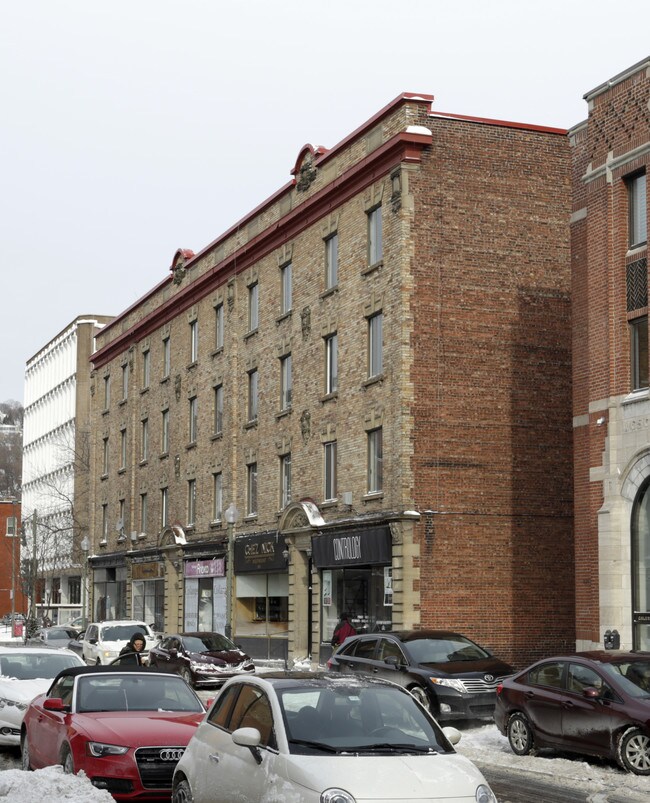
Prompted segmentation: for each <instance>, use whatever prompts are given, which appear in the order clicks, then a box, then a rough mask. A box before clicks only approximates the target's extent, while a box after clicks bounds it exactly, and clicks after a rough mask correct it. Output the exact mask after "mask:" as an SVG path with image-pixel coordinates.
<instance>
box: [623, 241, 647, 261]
mask: <svg viewBox="0 0 650 803" xmlns="http://www.w3.org/2000/svg"><path fill="white" fill-rule="evenodd" d="M647 248H648V243H647V242H645V243H639V244H638V245H631V246H630V247H629V248H628V249H627V252H626V254H625V257H626V258H627V257H632V256H639V254H642V253H643V252H644V251H646V250H647Z"/></svg>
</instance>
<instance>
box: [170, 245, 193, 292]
mask: <svg viewBox="0 0 650 803" xmlns="http://www.w3.org/2000/svg"><path fill="white" fill-rule="evenodd" d="M193 258H194V251H191V250H190V249H189V248H179V249H178V251H176V253H175V254H174V259H173V260H172V264H171V267H170V271H171V272H172V275H173V277H174V279H173V281H174V284H180V283H181V282H182V281H183V279H184V277H185V274H186V273H187V270H186V268H185V265H186V263H187V262H189V261H190V260H191V259H193Z"/></svg>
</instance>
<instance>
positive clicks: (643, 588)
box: [632, 479, 650, 650]
mask: <svg viewBox="0 0 650 803" xmlns="http://www.w3.org/2000/svg"><path fill="white" fill-rule="evenodd" d="M632 603H633V606H634V608H633V630H634V632H633V642H634V649H635V650H650V479H648V480H646V481H645V483H644V484H643V485H642V486H641V489H640V490H639V493H638V494H637V497H636V499H635V501H634V510H633V512H632Z"/></svg>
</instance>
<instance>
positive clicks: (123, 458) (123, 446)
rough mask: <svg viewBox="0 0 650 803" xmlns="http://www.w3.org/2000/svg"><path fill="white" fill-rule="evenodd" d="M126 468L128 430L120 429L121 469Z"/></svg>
mask: <svg viewBox="0 0 650 803" xmlns="http://www.w3.org/2000/svg"><path fill="white" fill-rule="evenodd" d="M125 468H126V430H125V429H121V430H120V470H122V469H125Z"/></svg>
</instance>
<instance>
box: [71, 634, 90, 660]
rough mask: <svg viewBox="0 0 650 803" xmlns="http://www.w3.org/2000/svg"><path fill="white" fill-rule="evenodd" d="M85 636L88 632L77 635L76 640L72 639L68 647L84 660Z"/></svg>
mask: <svg viewBox="0 0 650 803" xmlns="http://www.w3.org/2000/svg"><path fill="white" fill-rule="evenodd" d="M85 636H86V631H85V630H82V631H81V632H80V633H77V635H76V636H75V637H74V638H72V639H70V641H69V642H68V646H67V649H69V650H72V652H74V653H75V654H76V655H78V656H79V657H80V658H83V655H84V644H83V642H84V638H85Z"/></svg>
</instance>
